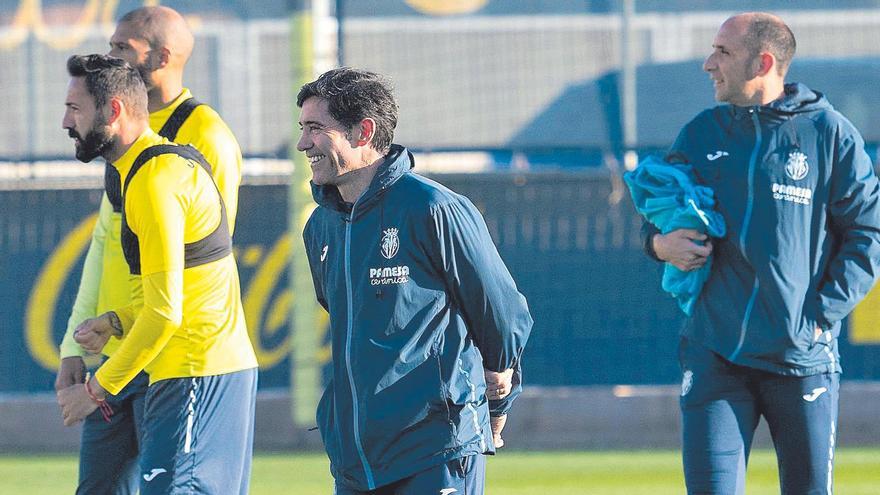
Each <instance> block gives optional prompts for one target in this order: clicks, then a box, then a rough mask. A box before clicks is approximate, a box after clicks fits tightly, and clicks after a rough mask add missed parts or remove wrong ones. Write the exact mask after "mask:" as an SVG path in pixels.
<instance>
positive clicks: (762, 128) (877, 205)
mask: <svg viewBox="0 0 880 495" xmlns="http://www.w3.org/2000/svg"><path fill="white" fill-rule="evenodd" d="M712 47H713V50H712V53H711V54H710V55H709V56H708V57H707V58H706V61H705V63H704V64H703V69H704V70H705V71H706V72H708V73H709V77H710V79H711V80H712V82H713V84H714V89H715V99H716V100H718V101H719V102H721V103H726V104H725V105H720V106H717V107H714V108H711V109H709V110H706V111H704V112H702V113H701V114H700V115H698V116H697V117H696V118H694V120H692V121H691V122H690V123H688V124H687V125H686V126H685V127H684V129H682V131H681V133H680V134H679V136H678V139H677V140H676V142H675V144H673V145H672V148H671V150H670V151H669V153H668V155H667V157H666V160H667V161H668V162H673V163H681V164H688V165H690V166H691V167H693V171H694V173H695V175H696V177H697V179H698V181H699V182H700V183H701V184H702V185H705V186H709V187H711V188H712V189H713V190H714V191H715V195H716V199H717V209H718V211H720V212H721V213H722V215H723V216H724V221H725V223H726V224H727V236H726V237H725V238H723V239H711V242H705V243H704V241H707V239H706V238H705V236H704V235H702V234H699V233H697V232H696V231H691V230H676V231H673V232H669V233H667V234H665V235H663V234H660V233H658V231H657V230H656V229H654V228H652V227H651V226H650V225H647V224H646V227H645V229H644V231H645V233H646V237H645V248H646V250H647V251H648V253H649V254H650V255H651V256H653V257H655V258H656V259H659V260H661V261H665V262H667V263H671V264H673V265H675V266H676V267H678V268H680V269H682V270H694V269H697V268H699V267H701V266H702V265H703V264H704V263H705V262H706V257H707V256H708V254H709V253H712V254H713V255H714V259H713V262H712V267H711V274H710V275H709V278H708V280H707V281H706V284H705V286H704V287H703V290H702V292H701V293H700V296H699V299H698V300H697V302H696V304H695V306H694V310H693V314H692V316H691V317H690V318H689V319H688V321H687V324H686V326H685V328H684V330H683V332H682V336H681V342H680V353H679V355H680V360H681V367H682V390H681V401H680V402H681V411H682V422H683V435H684V437H683V458H684V471H685V479H686V482H687V489H688V493H693V494H696V493H699V494H709V493H711V494H741V493H743V492H744V490H745V468H746V463H747V460H748V456H749V450H750V448H751V443H752V437H753V435H754V431H755V428H756V427H757V425H758V421H759V419H760V418H761V417H762V416H763V417H764V418H765V419H766V421H767V424H768V425H769V427H770V432H771V435H772V437H773V442H774V444H775V446H776V452H777V456H778V458H779V476H780V484H781V491H782V493H823V494H830V493H831V491H832V487H833V483H832V471H833V462H834V446H835V437H836V431H837V406H838V385H839V379H840V378H839V377H840V372H841V366H840V361H839V354H838V346H837V339H838V336H839V335H840V330H841V322H842V320H843V319H844V318H845V317H846V316H847V315H848V314H849V313H850V311H852V309H853V307H854V306H855V305H856V304H857V303H858V302H859V301H860V300H861V299H862V298H863V297H864V296H865V294H866V293H867V292H868V291H869V290H870V289H871V287H872V286H873V284H874V282H875V281H876V279H877V277H878V263H880V230H878V229H880V193H878V181H877V177H876V176H875V175H874V171H873V167H872V164H871V160H870V159H869V157H868V155H867V154H866V153H865V150H864V142H863V141H862V138H861V136H860V135H859V133H858V131H857V130H856V129H855V128H854V127H853V126H852V124H850V122H849V121H847V120H846V119H845V118H844V117H843V116H842V115H841V114H840V113H838V112H837V111H835V110H834V108H833V107H832V106H831V104H830V103H828V100H827V99H826V98H825V96H824V95H823V94H822V93H820V92H818V91H814V90H811V89H810V88H808V87H807V86H805V85H803V84H798V83H789V84H786V83H785V75H786V72H787V71H788V67H789V64H790V63H791V60H792V57H793V56H794V53H795V38H794V35H793V34H792V32H791V30H790V29H789V28H788V26H787V25H786V24H785V23H784V22H783V21H782V20H781V19H779V18H778V17H776V16H774V15H771V14H766V13H758V12H752V13H745V14H740V15H737V16H734V17H731V18H730V19H728V20H727V21H726V22H724V24H722V26H721V28H720V29H719V31H718V34H717V35H716V36H715V40H714V42H713V45H712Z"/></svg>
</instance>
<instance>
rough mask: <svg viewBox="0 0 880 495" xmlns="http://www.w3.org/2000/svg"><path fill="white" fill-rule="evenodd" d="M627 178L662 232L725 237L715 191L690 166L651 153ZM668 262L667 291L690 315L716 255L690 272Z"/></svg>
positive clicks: (646, 213)
mask: <svg viewBox="0 0 880 495" xmlns="http://www.w3.org/2000/svg"><path fill="white" fill-rule="evenodd" d="M623 180H624V181H625V182H626V185H627V186H629V192H630V194H631V195H632V198H633V203H635V207H636V211H638V212H639V213H640V214H641V215H642V216H643V217H645V219H646V220H647V221H648V222H651V223H652V224H653V225H654V226H655V227H657V228H658V229H659V230H660V232H661V233H663V234H666V233H669V232H672V231H673V230H678V229H694V230H697V231H700V232H702V233H704V234H707V235H709V237H724V234H725V232H726V227H725V224H724V218H723V217H722V216H721V213H719V212H717V211H715V193H714V192H713V191H712V189H711V188H709V187H706V186H701V185H699V184H697V182H696V179H695V177H694V173H693V169H692V167H691V166H690V165H687V164H683V163H666V162H665V161H663V160H662V159H660V158H658V157H655V156H649V157H647V158H645V159H644V160H642V162H641V163H639V166H638V168H636V169H635V170H633V171H632V172H627V173H625V174H624V175H623ZM665 265H666V266H665V267H664V269H663V284H662V287H663V290H665V291H666V292H668V293H670V294H672V296H673V297H675V299H676V301H677V302H678V305H679V307H680V308H681V309H682V311H684V312H685V314H686V315H688V316H690V315H691V311H692V309H693V306H694V303H695V302H696V301H697V297H699V295H700V290H701V289H702V288H703V284H704V283H705V282H706V279H707V278H709V273H710V271H711V270H712V256H711V255H710V256H709V259H708V260H706V264H705V265H703V266H702V267H701V268H699V269H697V270H694V271H690V272H684V271H681V270H679V269H678V268H676V267H674V266H672V265H671V264H669V263H666V264H665Z"/></svg>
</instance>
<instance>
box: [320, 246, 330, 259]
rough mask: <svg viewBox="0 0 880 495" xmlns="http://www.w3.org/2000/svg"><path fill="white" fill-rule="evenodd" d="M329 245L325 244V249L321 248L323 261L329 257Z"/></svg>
mask: <svg viewBox="0 0 880 495" xmlns="http://www.w3.org/2000/svg"><path fill="white" fill-rule="evenodd" d="M328 247H329V246H324V249H322V250H321V261H324V260H326V259H327V248H328Z"/></svg>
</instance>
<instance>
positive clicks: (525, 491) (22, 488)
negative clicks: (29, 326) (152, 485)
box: [0, 449, 880, 495]
mask: <svg viewBox="0 0 880 495" xmlns="http://www.w3.org/2000/svg"><path fill="white" fill-rule="evenodd" d="M835 459H836V465H837V467H836V470H835V492H836V493H841V494H844V495H869V494H870V495H876V494H877V493H880V449H840V450H838V451H837V454H836V456H835ZM76 469H77V467H76V458H75V457H73V456H40V457H37V456H9V455H0V494H7V493H8V494H13V493H14V494H18V495H31V494H33V495H55V494H59V495H60V494H69V493H73V486H74V484H75V482H76V472H77V471H76ZM487 478H488V481H487V483H488V484H487V486H488V489H487V493H488V494H490V495H549V494H553V495H575V494H577V495H587V494H600V495H642V494H644V495H665V494H681V493H684V489H683V486H684V483H683V481H682V475H681V462H680V459H679V454H678V453H677V452H672V451H635V452H533V453H526V452H502V453H501V454H500V455H498V456H496V457H494V458H490V459H489V464H488V474H487ZM330 486H331V485H330V475H329V474H328V472H327V460H326V458H325V457H324V456H323V455H321V454H260V455H258V456H257V457H256V458H255V459H254V471H253V477H252V481H251V494H252V495H279V494H297V495H300V494H306V495H310V494H329V493H331V489H330ZM746 492H747V493H748V494H750V495H761V494H768V495H769V494H778V493H779V488H778V481H777V474H776V460H775V456H774V455H773V453H772V452H770V451H756V452H754V453H753V454H752V458H751V461H750V466H749V476H748V481H747V484H746Z"/></svg>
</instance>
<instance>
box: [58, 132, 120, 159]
mask: <svg viewBox="0 0 880 495" xmlns="http://www.w3.org/2000/svg"><path fill="white" fill-rule="evenodd" d="M67 135H68V136H70V137H72V138H76V139H77V144H76V159H77V160H79V161H81V162H83V163H88V162H90V161H92V160H94V159H95V158H97V157H98V156H101V155H103V154H104V152H105V151H107V150H108V149H109V148H110V146H111V145H112V144H113V141H114V136H111V135H110V133H109V132H107V127H106V126H105V125H104V122H95V125H94V126H93V127H92V128H91V129H89V132H87V133H86V135H85V137H82V136H80V134H79V133H78V132H76V131H74V130H73V129H69V130H68V131H67Z"/></svg>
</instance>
